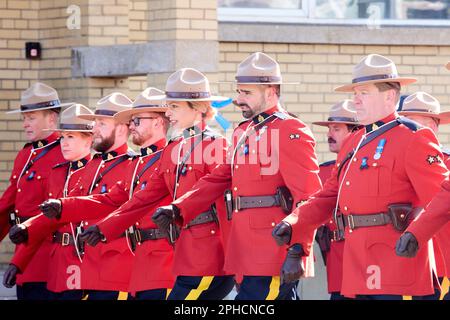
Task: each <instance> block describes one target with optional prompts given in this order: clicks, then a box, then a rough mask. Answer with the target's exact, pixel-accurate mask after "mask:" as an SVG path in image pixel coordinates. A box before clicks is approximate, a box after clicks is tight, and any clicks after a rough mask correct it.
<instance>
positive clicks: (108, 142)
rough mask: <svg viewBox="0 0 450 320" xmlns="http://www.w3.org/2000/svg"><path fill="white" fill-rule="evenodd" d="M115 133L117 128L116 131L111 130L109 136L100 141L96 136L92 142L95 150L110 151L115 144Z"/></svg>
mask: <svg viewBox="0 0 450 320" xmlns="http://www.w3.org/2000/svg"><path fill="white" fill-rule="evenodd" d="M115 133H116V129H114V131H113V132H111V134H110V135H109V136H108V137H104V138H102V139H101V141H100V142H96V141H95V138H94V141H93V143H92V148H93V149H94V150H95V151H97V152H101V153H104V152H106V151H108V150H109V149H110V148H111V147H112V146H113V145H114V142H115V139H114V137H115ZM100 138H101V137H100Z"/></svg>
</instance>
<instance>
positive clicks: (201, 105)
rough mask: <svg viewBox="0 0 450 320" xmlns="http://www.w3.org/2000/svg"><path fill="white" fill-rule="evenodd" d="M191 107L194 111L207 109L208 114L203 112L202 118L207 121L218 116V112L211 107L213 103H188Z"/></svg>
mask: <svg viewBox="0 0 450 320" xmlns="http://www.w3.org/2000/svg"><path fill="white" fill-rule="evenodd" d="M187 103H188V105H189V107H191V108H192V109H197V110H199V111H200V110H202V109H203V108H205V109H206V112H202V117H203V119H205V120H211V119H212V118H214V116H215V115H216V110H215V109H214V108H213V107H211V101H187Z"/></svg>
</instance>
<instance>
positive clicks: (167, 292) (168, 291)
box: [166, 288, 172, 300]
mask: <svg viewBox="0 0 450 320" xmlns="http://www.w3.org/2000/svg"><path fill="white" fill-rule="evenodd" d="M171 292H172V288H167V290H166V300H167V298H168V297H169V294H170V293H171Z"/></svg>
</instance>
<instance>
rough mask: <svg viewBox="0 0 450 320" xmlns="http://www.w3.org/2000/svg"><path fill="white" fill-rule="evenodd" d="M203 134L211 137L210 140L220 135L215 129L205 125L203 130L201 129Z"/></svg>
mask: <svg viewBox="0 0 450 320" xmlns="http://www.w3.org/2000/svg"><path fill="white" fill-rule="evenodd" d="M203 135H204V136H205V137H208V138H211V139H212V140H214V139H217V138H220V137H221V135H220V134H219V133H218V132H216V131H215V130H213V129H211V128H210V127H206V128H205V130H204V131H203Z"/></svg>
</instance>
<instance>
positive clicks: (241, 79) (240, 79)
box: [235, 76, 281, 83]
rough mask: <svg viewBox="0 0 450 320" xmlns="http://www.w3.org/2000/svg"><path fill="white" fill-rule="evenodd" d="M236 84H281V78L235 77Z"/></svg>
mask: <svg viewBox="0 0 450 320" xmlns="http://www.w3.org/2000/svg"><path fill="white" fill-rule="evenodd" d="M235 78H236V80H237V82H238V83H239V82H250V83H271V82H281V77H277V76H236V77H235Z"/></svg>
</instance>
